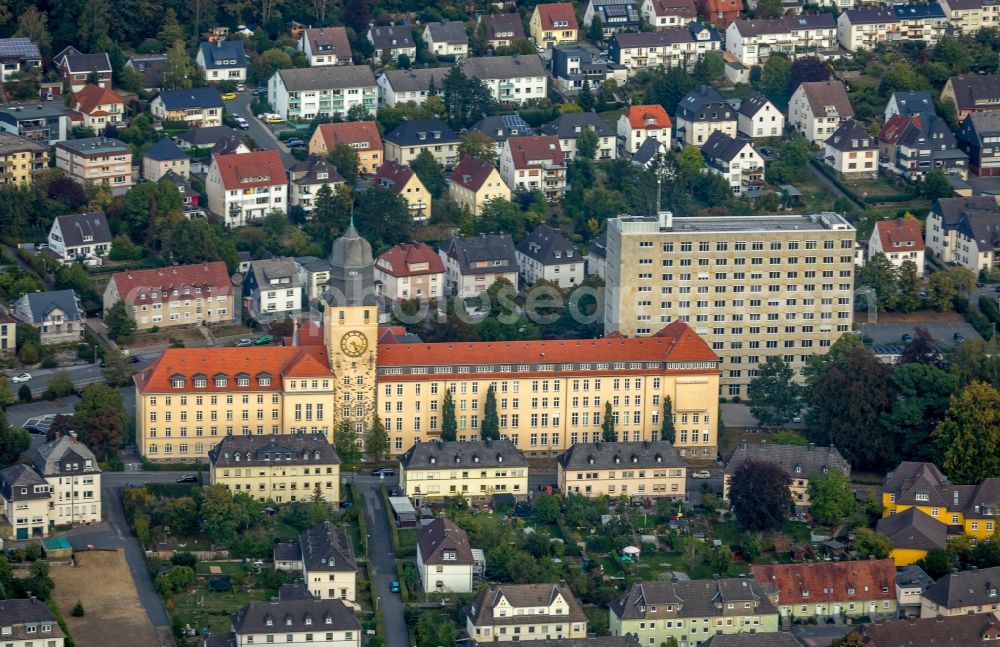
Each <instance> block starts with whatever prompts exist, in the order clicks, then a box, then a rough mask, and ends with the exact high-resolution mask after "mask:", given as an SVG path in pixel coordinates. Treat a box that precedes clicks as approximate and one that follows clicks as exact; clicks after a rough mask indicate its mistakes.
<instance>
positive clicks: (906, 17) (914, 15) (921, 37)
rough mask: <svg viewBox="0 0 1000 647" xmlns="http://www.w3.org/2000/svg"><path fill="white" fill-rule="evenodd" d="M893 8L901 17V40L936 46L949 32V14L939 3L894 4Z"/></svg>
mask: <svg viewBox="0 0 1000 647" xmlns="http://www.w3.org/2000/svg"><path fill="white" fill-rule="evenodd" d="M892 10H893V11H894V12H896V17H897V18H898V19H899V31H898V35H897V36H896V39H897V40H899V41H904V42H911V43H923V44H924V45H926V46H927V47H934V46H935V45H937V44H938V42H939V41H940V40H941V39H942V38H943V37H944V36H946V35H947V34H948V32H949V23H948V16H946V15H945V13H944V9H942V8H941V6H940V5H939V4H937V3H933V2H929V3H910V4H894V5H892Z"/></svg>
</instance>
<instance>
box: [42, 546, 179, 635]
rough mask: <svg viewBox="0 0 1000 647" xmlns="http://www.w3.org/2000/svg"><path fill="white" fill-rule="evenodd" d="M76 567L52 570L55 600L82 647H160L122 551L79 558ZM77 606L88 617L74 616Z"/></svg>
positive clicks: (84, 553)
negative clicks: (80, 605) (80, 603)
mask: <svg viewBox="0 0 1000 647" xmlns="http://www.w3.org/2000/svg"><path fill="white" fill-rule="evenodd" d="M74 557H75V558H76V565H75V566H53V567H52V568H51V570H50V574H51V576H52V579H53V580H54V581H55V583H56V588H55V592H54V593H53V597H54V598H55V601H56V604H57V605H58V606H59V610H60V611H62V614H63V617H64V618H65V619H66V624H67V625H68V626H69V632H70V634H72V636H73V638H74V640H75V641H76V644H77V645H79V646H80V647H119V646H120V647H134V646H135V645H151V646H155V645H159V644H160V639H159V638H158V637H157V633H156V630H155V629H154V628H153V624H152V623H151V622H150V621H149V616H148V615H146V611H145V609H143V607H142V604H141V602H140V601H139V594H138V593H137V592H136V589H135V583H134V582H133V580H132V573H131V572H130V571H129V568H128V564H126V562H125V554H124V553H123V552H122V551H120V550H114V551H111V550H93V551H82V552H78V553H75V555H74ZM77 600H79V601H80V602H82V603H83V608H84V610H85V611H86V613H85V614H84V616H83V617H82V618H76V617H74V616H73V615H72V614H71V611H72V610H73V606H74V605H75V604H76V602H77Z"/></svg>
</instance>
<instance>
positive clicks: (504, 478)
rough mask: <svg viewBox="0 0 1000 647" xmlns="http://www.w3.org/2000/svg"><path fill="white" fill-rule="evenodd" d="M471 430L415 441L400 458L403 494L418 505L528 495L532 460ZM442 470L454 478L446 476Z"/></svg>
mask: <svg viewBox="0 0 1000 647" xmlns="http://www.w3.org/2000/svg"><path fill="white" fill-rule="evenodd" d="M463 417H464V416H463ZM473 419H474V421H475V419H476V416H473ZM471 431H472V435H471V436H466V435H464V434H465V432H466V428H465V427H461V426H460V429H459V434H460V435H459V440H457V441H451V442H445V441H441V440H431V441H428V442H421V443H416V444H414V445H413V447H411V448H410V449H409V450H407V451H406V452H404V453H403V455H402V456H400V458H399V486H400V488H401V489H402V491H403V495H404V496H407V497H409V498H410V499H412V500H413V501H414V503H415V504H417V505H419V504H420V502H422V501H425V500H434V499H443V498H452V497H456V496H461V497H464V498H466V499H485V498H489V497H492V496H493V495H495V494H513V495H514V496H515V497H518V498H522V497H526V496H528V461H527V460H526V459H525V458H524V454H522V453H521V452H520V451H519V450H518V449H517V447H516V446H514V444H513V443H512V442H511V441H509V440H480V439H479V429H478V422H477V421H476V424H475V425H474V426H473V427H472V428H471ZM442 471H444V473H445V474H449V475H450V478H442V477H441V474H442ZM470 635H472V634H471V632H470ZM477 635H478V634H477Z"/></svg>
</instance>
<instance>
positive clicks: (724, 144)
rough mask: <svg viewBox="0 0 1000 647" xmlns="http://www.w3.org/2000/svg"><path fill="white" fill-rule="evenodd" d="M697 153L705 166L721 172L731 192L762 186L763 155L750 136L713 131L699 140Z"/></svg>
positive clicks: (758, 188)
mask: <svg viewBox="0 0 1000 647" xmlns="http://www.w3.org/2000/svg"><path fill="white" fill-rule="evenodd" d="M701 154H702V157H704V158H705V164H706V167H707V168H708V170H709V171H710V172H712V173H717V174H719V175H721V176H722V177H723V179H725V180H726V182H727V183H728V184H729V188H730V189H732V191H733V193H734V194H736V195H742V194H743V193H745V192H747V191H751V192H752V191H757V190H760V189H762V188H763V187H764V158H763V157H761V156H760V153H758V152H757V151H756V150H755V149H754V147H753V141H752V140H750V139H745V138H743V137H730V136H729V135H727V134H725V133H723V132H719V131H715V132H714V133H712V134H711V136H709V138H708V141H706V142H705V143H704V144H702V146H701Z"/></svg>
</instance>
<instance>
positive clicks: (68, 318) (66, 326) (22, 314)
mask: <svg viewBox="0 0 1000 647" xmlns="http://www.w3.org/2000/svg"><path fill="white" fill-rule="evenodd" d="M11 314H13V315H14V318H15V319H17V320H18V321H22V322H24V323H26V324H30V325H32V326H34V327H35V328H38V329H39V332H40V333H41V341H42V343H43V344H58V343H63V342H75V341H79V340H81V339H83V327H84V326H83V323H84V321H83V308H81V307H80V299H78V298H77V296H76V292H74V291H73V290H54V291H52V292H29V293H27V294H25V295H24V296H22V297H21V298H20V299H18V300H17V301H15V302H14V307H13V309H12V312H11Z"/></svg>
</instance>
